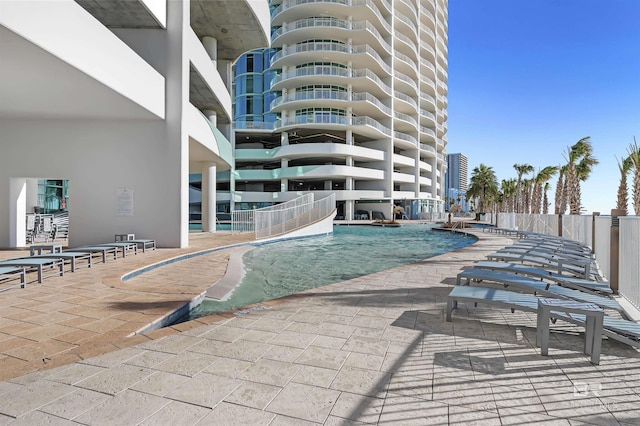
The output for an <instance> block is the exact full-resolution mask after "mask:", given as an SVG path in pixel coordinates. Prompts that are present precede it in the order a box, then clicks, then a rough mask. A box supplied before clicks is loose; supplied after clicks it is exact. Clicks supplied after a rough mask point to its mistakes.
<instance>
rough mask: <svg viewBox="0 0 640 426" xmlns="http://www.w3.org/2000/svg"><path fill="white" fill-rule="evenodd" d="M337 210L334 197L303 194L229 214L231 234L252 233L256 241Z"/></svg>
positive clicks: (307, 223)
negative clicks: (275, 203)
mask: <svg viewBox="0 0 640 426" xmlns="http://www.w3.org/2000/svg"><path fill="white" fill-rule="evenodd" d="M335 209H336V196H335V194H331V195H329V196H328V197H326V198H323V199H321V200H318V201H314V195H313V194H311V193H310V194H305V195H302V196H301V197H298V198H296V199H294V200H291V201H287V202H286V203H282V204H277V205H275V206H270V207H265V208H262V209H257V210H236V211H233V212H232V213H231V231H232V233H241V232H253V233H255V238H256V240H263V239H265V238H273V237H277V236H280V235H284V234H287V233H290V232H293V231H295V230H298V229H301V228H304V227H306V226H309V225H311V224H313V223H315V222H318V221H319V220H321V219H324V218H326V217H327V216H329V215H330V214H331V213H332V212H333V211H334V210H335Z"/></svg>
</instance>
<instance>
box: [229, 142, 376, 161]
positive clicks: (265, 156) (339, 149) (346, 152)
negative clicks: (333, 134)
mask: <svg viewBox="0 0 640 426" xmlns="http://www.w3.org/2000/svg"><path fill="white" fill-rule="evenodd" d="M235 155H236V161H238V162H244V161H250V162H255V161H263V162H269V161H273V160H280V159H283V158H287V159H299V158H313V157H326V156H331V157H337V158H346V157H352V158H354V159H356V160H359V161H382V160H384V157H385V154H384V152H383V151H379V150H376V149H371V148H366V147H362V146H356V145H346V144H340V143H298V144H293V145H283V146H280V147H277V148H274V149H256V148H249V149H246V148H245V149H236V151H235Z"/></svg>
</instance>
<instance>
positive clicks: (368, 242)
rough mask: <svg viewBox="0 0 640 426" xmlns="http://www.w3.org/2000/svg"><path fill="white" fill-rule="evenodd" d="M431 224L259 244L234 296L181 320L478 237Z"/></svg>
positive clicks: (337, 231) (418, 257) (415, 258)
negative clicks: (434, 226)
mask: <svg viewBox="0 0 640 426" xmlns="http://www.w3.org/2000/svg"><path fill="white" fill-rule="evenodd" d="M432 228H433V226H432V225H430V224H420V225H415V224H411V225H403V226H402V227H399V228H390V227H373V226H366V225H355V226H354V225H352V226H335V227H334V232H333V233H332V234H329V235H325V236H322V237H315V238H311V239H310V238H305V239H290V240H287V241H278V242H272V243H269V244H268V245H267V244H259V243H254V244H255V245H257V247H256V248H255V249H254V250H252V251H250V252H247V253H245V254H244V255H243V268H244V273H243V279H242V281H241V283H240V284H239V285H238V286H236V287H235V288H234V289H233V293H232V294H231V297H230V298H229V299H228V300H223V301H213V300H210V299H205V300H203V301H202V303H201V304H200V305H199V306H198V307H196V308H195V309H194V310H193V311H191V312H190V313H189V315H186V316H185V317H184V318H181V319H180V320H178V321H177V322H181V321H188V320H192V319H196V318H198V317H201V316H206V315H213V314H216V313H221V312H226V311H231V310H235V309H239V308H242V307H244V306H248V305H254V304H256V303H260V302H263V301H266V300H271V299H277V298H280V297H283V296H287V295H290V294H294V293H298V292H301V291H304V290H308V289H310V288H316V287H320V286H323V285H327V284H331V283H334V282H340V281H346V280H349V279H352V278H356V277H361V276H364V275H369V274H372V273H375V272H380V271H384V270H387V269H391V268H394V267H397V266H401V265H406V264H410V263H415V262H419V261H422V260H424V259H427V258H430V257H434V256H437V255H440V254H444V253H448V252H451V251H454V250H457V249H459V248H462V247H466V246H468V245H471V244H473V243H474V242H475V241H477V238H476V237H474V236H472V235H468V234H466V233H462V232H456V233H452V232H438V231H436V230H433V229H432Z"/></svg>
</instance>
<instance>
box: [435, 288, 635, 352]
mask: <svg viewBox="0 0 640 426" xmlns="http://www.w3.org/2000/svg"><path fill="white" fill-rule="evenodd" d="M458 302H471V303H474V304H476V305H477V304H478V303H483V304H488V305H495V306H499V307H503V308H508V309H510V310H511V312H514V311H516V310H521V311H527V312H536V313H537V311H538V297H537V296H533V295H531V294H522V293H516V292H513V291H508V290H498V289H493V288H485V287H469V286H456V287H454V288H453V289H452V290H451V293H449V296H448V298H447V308H446V309H447V312H446V317H447V321H451V317H452V312H453V310H454V309H456V308H457V306H458ZM551 317H552V318H555V319H562V320H564V321H567V322H570V323H573V324H577V325H581V326H584V325H585V316H584V315H581V314H569V315H567V314H562V313H559V312H553V311H552V312H551ZM602 334H604V335H605V336H607V337H608V338H610V339H614V340H618V341H619V342H622V343H625V344H627V345H630V346H634V347H640V324H638V323H635V322H633V321H628V320H625V319H621V318H615V317H611V316H609V315H605V316H604V321H603V330H602Z"/></svg>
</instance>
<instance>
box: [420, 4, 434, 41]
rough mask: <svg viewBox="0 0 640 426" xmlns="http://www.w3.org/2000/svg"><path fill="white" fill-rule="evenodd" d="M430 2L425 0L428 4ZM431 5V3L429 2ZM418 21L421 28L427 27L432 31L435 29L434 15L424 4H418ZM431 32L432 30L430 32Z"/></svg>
mask: <svg viewBox="0 0 640 426" xmlns="http://www.w3.org/2000/svg"><path fill="white" fill-rule="evenodd" d="M429 3H430V2H427V4H429ZM429 6H431V4H429ZM420 23H421V24H422V25H421V27H422V28H423V29H425V28H429V29H431V30H432V31H433V30H435V29H436V17H435V15H434V14H433V12H432V11H430V10H429V9H427V8H426V7H425V6H423V5H420ZM432 34H433V32H432Z"/></svg>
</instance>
